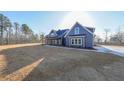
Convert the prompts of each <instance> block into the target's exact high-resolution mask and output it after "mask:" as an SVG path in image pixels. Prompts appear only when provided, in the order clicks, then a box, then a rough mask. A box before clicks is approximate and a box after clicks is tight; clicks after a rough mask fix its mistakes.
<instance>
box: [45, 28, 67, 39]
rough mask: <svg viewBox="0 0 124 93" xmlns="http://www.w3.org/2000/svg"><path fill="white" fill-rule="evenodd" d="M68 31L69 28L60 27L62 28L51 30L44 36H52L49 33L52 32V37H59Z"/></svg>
mask: <svg viewBox="0 0 124 93" xmlns="http://www.w3.org/2000/svg"><path fill="white" fill-rule="evenodd" d="M68 31H69V29H62V30H60V29H59V30H57V31H55V30H51V32H50V33H49V34H48V35H46V37H52V36H51V33H54V34H55V36H53V37H56V38H60V37H63V36H64V35H65V34H66V33H67V32H68Z"/></svg>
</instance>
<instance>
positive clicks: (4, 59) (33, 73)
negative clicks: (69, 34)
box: [0, 44, 124, 80]
mask: <svg viewBox="0 0 124 93" xmlns="http://www.w3.org/2000/svg"><path fill="white" fill-rule="evenodd" d="M16 46H17V47H16ZM42 58H43V59H44V60H42V61H40V62H39V61H38V60H40V59H42ZM123 62H124V58H122V57H119V56H116V55H112V54H105V53H98V52H94V51H84V50H76V49H63V48H57V47H48V46H41V45H39V44H27V45H26V44H25V45H14V47H13V45H12V46H11V45H10V46H8V47H6V46H2V48H1V47H0V79H1V80H123V79H124V75H123V70H124V65H123ZM114 64H116V65H117V66H118V67H116V65H114ZM113 65H114V66H113ZM116 70H117V71H118V72H117V71H116ZM113 71H115V72H113ZM25 73H26V74H25ZM116 73H118V74H116ZM119 73H120V74H119Z"/></svg>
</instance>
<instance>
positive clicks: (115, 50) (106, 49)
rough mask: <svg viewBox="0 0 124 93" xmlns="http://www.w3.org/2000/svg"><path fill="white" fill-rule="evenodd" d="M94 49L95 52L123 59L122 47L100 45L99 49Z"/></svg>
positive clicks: (123, 49) (123, 50) (123, 48)
mask: <svg viewBox="0 0 124 93" xmlns="http://www.w3.org/2000/svg"><path fill="white" fill-rule="evenodd" d="M95 49H96V51H97V52H103V53H111V54H114V55H118V56H121V57H124V47H123V46H110V45H100V46H99V47H95Z"/></svg>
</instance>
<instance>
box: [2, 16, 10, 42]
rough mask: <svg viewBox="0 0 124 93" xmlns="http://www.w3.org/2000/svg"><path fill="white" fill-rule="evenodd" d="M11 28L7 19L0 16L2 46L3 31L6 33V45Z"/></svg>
mask: <svg viewBox="0 0 124 93" xmlns="http://www.w3.org/2000/svg"><path fill="white" fill-rule="evenodd" d="M11 27H12V24H11V22H10V20H9V18H7V17H6V16H4V15H3V14H0V40H1V44H3V33H4V31H6V32H7V37H6V38H7V43H8V41H9V31H10V29H11Z"/></svg>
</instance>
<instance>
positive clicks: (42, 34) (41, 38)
mask: <svg viewBox="0 0 124 93" xmlns="http://www.w3.org/2000/svg"><path fill="white" fill-rule="evenodd" d="M40 40H41V43H42V44H44V33H43V32H42V33H41V35H40Z"/></svg>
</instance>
